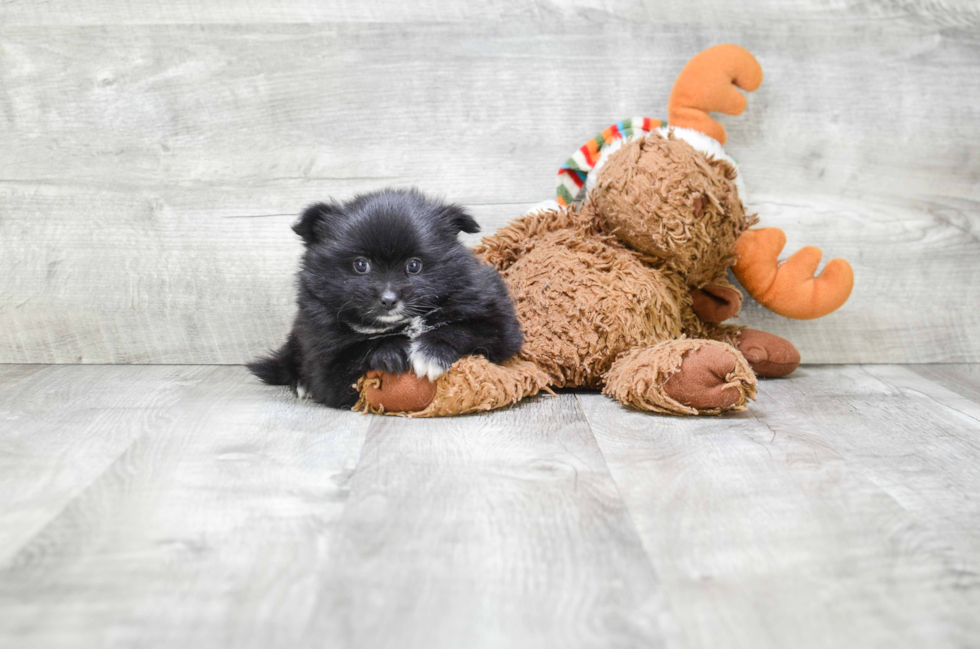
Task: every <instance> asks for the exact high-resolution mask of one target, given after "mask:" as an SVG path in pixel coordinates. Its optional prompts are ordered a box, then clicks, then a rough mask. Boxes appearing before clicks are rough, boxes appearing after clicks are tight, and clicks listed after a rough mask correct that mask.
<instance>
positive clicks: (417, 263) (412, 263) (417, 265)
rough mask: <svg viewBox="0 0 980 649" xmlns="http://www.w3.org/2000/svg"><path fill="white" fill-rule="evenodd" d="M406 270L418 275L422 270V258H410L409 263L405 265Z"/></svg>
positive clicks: (410, 273)
mask: <svg viewBox="0 0 980 649" xmlns="http://www.w3.org/2000/svg"><path fill="white" fill-rule="evenodd" d="M405 272H407V273H408V274H409V275H418V274H419V273H421V272H422V260H421V259H409V260H408V264H406V265H405Z"/></svg>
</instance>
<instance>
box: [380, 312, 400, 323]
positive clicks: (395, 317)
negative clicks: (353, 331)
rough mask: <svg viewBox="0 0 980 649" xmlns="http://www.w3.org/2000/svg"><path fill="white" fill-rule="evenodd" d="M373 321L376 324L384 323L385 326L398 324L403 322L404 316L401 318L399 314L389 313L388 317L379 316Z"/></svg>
mask: <svg viewBox="0 0 980 649" xmlns="http://www.w3.org/2000/svg"><path fill="white" fill-rule="evenodd" d="M375 320H377V321H378V322H384V323H385V324H395V323H398V322H403V321H404V320H405V316H403V315H402V314H401V313H390V314H388V315H379V316H378V317H377V318H375Z"/></svg>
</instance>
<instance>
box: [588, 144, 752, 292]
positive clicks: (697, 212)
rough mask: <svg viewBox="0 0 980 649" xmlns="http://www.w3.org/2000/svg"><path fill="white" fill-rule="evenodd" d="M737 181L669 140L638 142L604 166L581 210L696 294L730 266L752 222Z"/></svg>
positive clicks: (724, 167) (722, 165)
mask: <svg viewBox="0 0 980 649" xmlns="http://www.w3.org/2000/svg"><path fill="white" fill-rule="evenodd" d="M736 173H737V172H736V171H735V169H734V168H732V166H731V165H730V164H729V163H728V162H726V161H724V160H714V159H711V158H708V157H707V156H705V155H704V154H703V153H700V152H699V151H695V150H694V148H693V147H691V145H690V144H688V143H687V142H685V141H683V140H678V139H675V138H674V136H673V134H670V135H669V136H668V137H659V136H655V137H646V138H639V139H636V140H633V141H632V142H630V143H628V144H626V145H625V146H623V147H622V148H621V149H620V150H619V151H617V152H616V153H614V154H613V155H611V156H610V157H609V159H608V160H607V161H606V164H605V166H604V167H603V168H602V173H601V176H600V179H599V182H598V183H597V184H596V187H595V189H593V190H592V191H591V192H590V193H589V196H588V200H587V202H588V203H591V204H592V206H589V207H586V209H590V207H594V209H595V211H596V213H597V214H598V216H599V218H600V219H601V220H602V222H603V224H604V225H605V227H606V228H607V229H608V230H609V231H610V232H612V233H613V234H615V235H616V236H617V237H618V238H619V239H621V240H622V241H623V242H625V243H626V244H627V245H628V246H630V247H631V248H632V249H634V250H637V251H639V252H641V253H646V254H647V255H650V256H651V257H653V258H654V259H657V260H659V261H660V262H662V264H663V267H664V268H666V269H669V270H673V271H675V272H677V273H678V274H680V275H681V276H682V277H684V278H685V279H686V280H687V283H688V284H689V285H691V286H694V287H700V286H703V285H705V284H707V283H708V282H710V281H711V280H713V279H715V278H717V277H720V276H723V275H724V274H725V271H726V270H727V269H728V267H729V266H731V265H732V264H734V263H735V240H736V239H738V237H739V235H741V234H742V233H743V232H744V231H745V230H747V229H748V228H749V226H750V225H752V224H753V223H754V222H755V218H754V217H746V216H745V213H744V211H743V209H742V202H741V200H739V197H738V191H737V190H736V188H735V183H734V180H735V176H736Z"/></svg>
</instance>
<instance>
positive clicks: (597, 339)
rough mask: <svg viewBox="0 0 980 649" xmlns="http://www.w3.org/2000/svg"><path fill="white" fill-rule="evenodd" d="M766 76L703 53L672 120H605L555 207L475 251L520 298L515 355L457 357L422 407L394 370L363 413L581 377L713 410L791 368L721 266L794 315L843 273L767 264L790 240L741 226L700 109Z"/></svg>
mask: <svg viewBox="0 0 980 649" xmlns="http://www.w3.org/2000/svg"><path fill="white" fill-rule="evenodd" d="M761 81H762V71H761V68H760V67H759V65H758V63H757V62H756V61H755V59H754V58H753V57H752V55H751V54H749V53H748V52H746V51H745V50H743V49H742V48H738V47H736V46H719V47H717V48H712V49H710V50H706V51H705V52H703V53H702V54H700V55H698V56H697V57H695V58H694V59H692V61H691V62H690V63H689V64H688V66H687V67H686V68H685V70H684V71H683V72H682V73H681V76H680V77H679V78H678V82H677V84H676V85H675V87H674V90H673V92H672V93H671V102H670V123H671V126H670V127H666V126H663V127H660V128H657V127H658V126H660V124H659V122H657V121H656V120H650V119H646V118H642V122H640V121H638V120H636V119H634V120H627V121H624V122H620V123H619V124H618V125H614V126H613V127H610V129H607V130H606V131H604V132H603V134H601V135H600V136H599V137H597V138H596V139H595V140H593V141H590V142H589V143H588V144H587V145H586V146H584V147H582V149H581V150H580V151H579V152H578V153H577V154H576V156H573V158H571V159H570V160H569V162H568V163H566V165H565V167H563V168H562V172H561V174H560V185H559V200H560V201H562V202H563V203H566V204H565V205H559V204H558V203H556V202H554V201H551V202H550V203H551V204H550V205H544V206H541V207H539V208H536V209H534V210H532V211H531V212H529V213H528V214H525V215H524V216H523V217H521V218H519V219H517V220H515V221H513V222H512V223H510V224H508V225H507V226H505V227H504V228H502V229H501V230H499V231H498V232H497V233H495V234H494V235H492V236H489V237H486V238H485V239H484V240H483V243H482V244H481V245H480V246H478V247H477V248H476V250H475V252H476V253H477V255H478V256H480V257H482V258H483V259H484V260H485V261H487V262H488V263H490V264H492V265H493V266H495V267H496V268H497V269H498V270H499V271H500V273H501V276H502V277H503V279H504V282H505V283H506V284H507V287H508V289H509V291H510V293H511V296H512V298H513V300H514V305H515V309H516V312H517V316H518V319H519V321H520V324H521V327H522V329H523V332H524V346H523V347H522V349H521V353H520V359H517V360H512V361H510V362H508V363H506V364H504V365H503V366H495V365H492V364H489V363H487V362H486V361H485V360H484V359H478V358H469V357H468V358H463V359H461V360H460V361H458V362H457V364H456V365H454V366H453V368H451V369H450V371H449V372H447V374H445V375H444V376H442V377H440V379H439V382H438V383H437V386H436V389H435V391H434V396H432V398H431V401H429V400H428V397H426V399H425V400H422V401H421V402H414V401H413V400H412V399H411V398H408V399H402V398H401V397H400V395H399V394H397V390H394V389H389V388H391V387H392V384H391V382H390V377H388V378H386V377H384V376H378V375H375V376H372V377H370V378H369V379H367V380H362V382H361V384H360V386H359V387H360V389H361V391H362V399H361V401H360V402H359V407H360V409H362V410H365V411H374V412H378V411H385V410H388V411H391V410H395V411H407V412H412V413H413V414H415V415H416V416H437V415H449V414H459V413H463V412H470V411H474V410H488V409H491V408H496V407H500V406H503V405H507V404H510V403H514V402H516V401H518V400H520V399H521V398H523V397H524V396H527V395H530V394H534V393H537V392H538V391H539V390H541V389H547V388H549V387H556V388H558V387H589V388H600V389H602V390H603V392H604V394H607V395H609V396H611V397H613V398H615V399H617V400H618V401H620V402H621V403H623V404H625V405H628V406H631V407H633V408H637V409H641V410H651V411H657V412H664V413H672V414H719V413H723V412H727V411H736V410H742V409H744V408H746V406H747V403H748V401H749V400H750V399H752V398H754V397H755V393H756V376H757V375H759V376H772V377H776V376H784V375H786V374H788V373H790V372H792V371H793V370H794V369H795V368H796V366H797V364H798V363H799V360H800V358H799V354H798V353H797V351H796V349H795V348H794V347H793V345H792V344H790V343H789V342H788V341H785V340H783V339H782V338H779V337H777V336H773V335H771V334H767V333H764V332H760V331H755V330H751V329H746V328H744V327H737V326H734V325H728V324H723V322H724V321H725V320H727V319H729V318H731V317H734V316H736V315H737V314H738V311H739V308H740V306H741V301H742V296H741V293H740V292H739V291H738V290H737V289H735V288H734V287H733V286H732V285H731V284H729V282H728V281H727V280H726V274H727V271H728V269H729V268H731V267H733V266H734V267H735V271H736V274H737V275H738V277H739V279H740V281H741V282H742V284H743V286H745V288H746V289H747V290H748V291H749V292H750V293H751V294H752V295H753V296H754V297H757V298H760V301H761V302H762V303H763V304H765V305H766V306H767V307H769V308H770V309H772V310H774V311H776V312H778V313H783V314H785V315H789V316H791V317H800V318H808V317H819V316H820V315H824V314H826V313H829V312H830V311H832V310H833V309H835V308H837V307H838V306H840V304H842V303H843V301H844V300H846V298H847V294H848V293H849V291H850V282H851V281H852V277H851V276H850V268H849V267H848V266H847V264H846V262H843V261H841V260H834V261H832V262H830V263H828V265H827V269H826V270H825V271H824V273H823V274H822V275H821V276H820V277H817V278H814V277H813V272H814V270H815V269H816V263H817V262H818V261H819V258H820V255H819V251H817V250H816V249H804V250H802V251H800V252H799V253H797V254H796V255H794V256H793V257H791V258H790V259H789V260H788V261H787V262H786V263H785V264H782V265H777V263H776V261H777V260H776V257H777V256H778V254H779V252H780V250H781V248H782V243H783V242H784V241H785V239H780V238H779V236H778V235H775V236H774V235H773V234H772V232H773V231H772V230H765V229H763V230H748V228H749V227H750V226H751V225H753V224H754V222H755V217H754V216H750V215H747V214H746V212H745V207H744V205H743V203H742V197H743V196H744V190H743V189H742V187H741V184H742V183H741V179H740V178H739V172H738V169H737V167H736V166H735V163H734V161H733V160H732V159H731V158H730V157H728V156H727V155H726V154H725V153H724V151H723V149H722V148H721V145H722V144H723V143H724V139H725V134H724V129H722V128H721V126H720V125H718V124H717V123H716V122H714V121H713V120H711V119H710V118H709V117H707V112H706V111H707V110H721V111H723V112H729V113H735V114H737V113H739V112H741V110H742V108H744V104H745V99H744V97H743V96H742V95H741V94H740V93H738V92H737V91H736V90H735V89H734V86H733V84H735V85H738V86H739V87H742V88H744V89H746V90H754V89H755V88H756V87H758V85H759V84H760V83H761ZM701 86H705V89H704V91H703V92H700V93H699V92H698V91H697V88H699V87H701ZM641 123H642V128H641V127H640V126H639V125H640V124H641ZM624 131H625V132H624ZM607 145H608V146H607ZM579 197H582V199H583V200H582V201H581V202H580V203H574V202H573V200H574V199H576V198H579ZM775 232H777V233H778V232H779V231H778V230H777V231H775ZM780 234H781V233H780ZM760 296H761V297H760ZM386 382H387V383H386Z"/></svg>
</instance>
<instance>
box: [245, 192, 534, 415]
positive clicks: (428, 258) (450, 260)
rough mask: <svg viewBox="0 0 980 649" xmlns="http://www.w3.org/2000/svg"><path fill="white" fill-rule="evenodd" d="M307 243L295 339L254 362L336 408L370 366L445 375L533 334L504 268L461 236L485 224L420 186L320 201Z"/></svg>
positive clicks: (270, 379) (307, 226)
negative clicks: (517, 311)
mask: <svg viewBox="0 0 980 649" xmlns="http://www.w3.org/2000/svg"><path fill="white" fill-rule="evenodd" d="M293 230H294V231H295V232H296V234H298V235H300V236H301V237H302V238H303V241H304V242H305V244H306V253H305V255H304V257H303V263H302V268H301V270H300V272H299V297H298V299H297V301H298V305H299V313H298V314H297V315H296V321H295V323H294V324H293V329H292V332H290V334H289V340H288V341H287V342H286V344H285V345H284V346H283V347H282V348H281V349H279V350H278V351H276V352H274V353H273V354H272V355H270V356H269V357H267V358H263V359H260V360H258V361H256V362H254V363H252V364H250V365H249V366H248V367H249V369H250V370H251V371H252V373H253V374H255V375H256V376H257V377H259V378H260V379H262V380H263V381H265V382H266V383H271V384H273V385H290V386H292V387H293V388H294V389H295V390H296V392H297V394H298V395H299V396H301V397H303V396H307V394H306V393H307V392H308V396H310V397H312V398H313V399H315V400H316V401H318V402H320V403H322V404H325V405H328V406H332V407H335V408H350V407H351V406H353V405H354V403H355V402H356V401H357V391H356V390H355V389H354V388H353V384H354V383H355V382H356V381H357V379H358V378H359V377H361V376H363V375H364V373H365V372H367V371H368V370H375V369H376V370H382V371H384V372H390V373H395V374H398V373H402V372H406V371H408V370H410V369H414V370H415V373H416V374H418V375H419V376H426V377H428V378H430V379H435V378H436V377H438V376H439V375H440V374H442V373H443V372H445V371H446V369H448V368H449V366H450V365H452V364H453V363H454V362H455V361H456V360H457V359H459V358H460V357H461V356H464V355H467V354H482V355H484V356H486V357H487V359H489V360H490V361H491V362H494V363H500V362H502V361H505V360H507V359H508V358H510V357H511V356H513V355H514V354H516V353H517V352H518V350H519V349H520V347H521V342H522V336H521V329H520V325H519V324H518V322H517V317H516V316H515V315H514V307H513V305H512V304H511V302H510V297H509V296H508V294H507V288H506V287H505V286H504V283H503V281H502V280H501V279H500V276H499V275H497V273H496V271H495V270H494V269H493V268H491V267H490V266H487V265H484V264H481V263H480V262H479V261H478V260H477V259H476V257H474V256H473V253H471V252H470V251H469V250H467V249H466V248H465V247H464V246H463V245H462V244H461V243H460V242H459V241H458V240H457V235H458V234H459V232H460V231H463V232H479V230H480V226H478V225H477V223H476V221H474V220H473V217H471V216H470V215H469V214H467V213H466V212H464V211H463V210H462V209H460V208H459V207H457V206H455V205H446V204H444V203H440V202H437V201H435V200H432V199H428V198H426V197H425V196H423V195H422V194H421V193H420V192H418V191H416V190H390V189H389V190H384V191H379V192H373V193H370V194H363V195H361V196H358V197H356V198H354V199H353V200H351V201H348V202H347V203H343V204H340V203H334V202H331V203H317V204H316V205H312V206H310V207H309V208H307V209H306V211H304V212H303V215H302V216H301V217H300V219H299V221H298V222H297V223H296V225H294V226H293Z"/></svg>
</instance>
